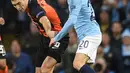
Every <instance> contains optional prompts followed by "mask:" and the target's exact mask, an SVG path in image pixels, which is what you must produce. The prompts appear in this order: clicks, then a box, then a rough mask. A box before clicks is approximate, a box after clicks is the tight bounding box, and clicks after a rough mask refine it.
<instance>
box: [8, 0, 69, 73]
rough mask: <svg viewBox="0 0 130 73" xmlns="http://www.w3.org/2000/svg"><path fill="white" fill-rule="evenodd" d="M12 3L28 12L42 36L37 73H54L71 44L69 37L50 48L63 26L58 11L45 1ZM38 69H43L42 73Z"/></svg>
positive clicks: (17, 0) (18, 0)
mask: <svg viewBox="0 0 130 73" xmlns="http://www.w3.org/2000/svg"><path fill="white" fill-rule="evenodd" d="M11 2H12V4H13V6H14V7H15V8H16V9H17V10H18V11H23V12H26V13H27V14H28V15H29V16H30V18H31V19H32V21H33V22H34V23H35V24H36V26H37V27H38V29H39V32H40V34H41V46H40V49H39V50H38V53H37V58H36V67H37V69H36V73H52V71H53V69H54V67H55V65H56V64H57V63H59V62H61V54H63V53H64V51H65V49H66V48H67V46H68V42H69V37H68V35H67V36H65V37H64V38H63V39H62V40H60V41H59V42H57V43H56V44H55V45H53V46H52V47H51V49H50V48H49V42H50V39H51V38H53V37H54V36H55V35H56V33H57V32H59V31H60V30H61V29H62V26H63V25H61V22H60V19H59V17H58V15H57V13H56V11H55V10H54V8H52V7H51V6H50V5H48V4H47V3H46V2H45V0H11ZM59 48H60V49H59ZM43 61H44V62H43ZM38 67H41V68H40V71H41V72H39V68H38Z"/></svg>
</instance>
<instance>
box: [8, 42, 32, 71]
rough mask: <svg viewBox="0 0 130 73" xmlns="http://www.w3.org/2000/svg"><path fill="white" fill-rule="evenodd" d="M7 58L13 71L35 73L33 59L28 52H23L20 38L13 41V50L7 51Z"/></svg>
mask: <svg viewBox="0 0 130 73" xmlns="http://www.w3.org/2000/svg"><path fill="white" fill-rule="evenodd" d="M6 59H7V65H8V66H9V68H10V69H12V73H34V66H33V64H32V61H31V59H30V57H29V56H28V55H27V54H25V53H22V52H21V45H20V43H19V41H18V40H13V41H12V43H11V52H10V53H7V55H6ZM11 66H12V67H11Z"/></svg>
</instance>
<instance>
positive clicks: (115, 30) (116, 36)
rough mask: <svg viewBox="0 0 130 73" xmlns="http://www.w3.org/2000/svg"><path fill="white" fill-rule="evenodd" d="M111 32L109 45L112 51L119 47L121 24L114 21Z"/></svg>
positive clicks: (120, 42)
mask: <svg viewBox="0 0 130 73" xmlns="http://www.w3.org/2000/svg"><path fill="white" fill-rule="evenodd" d="M111 30H112V34H111V41H110V46H111V48H112V49H111V50H112V51H114V50H115V51H118V50H119V48H121V44H122V41H121V32H122V25H121V23H119V22H114V23H113V24H112V27H111Z"/></svg>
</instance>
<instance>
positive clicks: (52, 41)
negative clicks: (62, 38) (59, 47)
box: [49, 38, 55, 46]
mask: <svg viewBox="0 0 130 73" xmlns="http://www.w3.org/2000/svg"><path fill="white" fill-rule="evenodd" d="M54 43H55V42H54V38H51V40H50V44H49V46H51V45H52V44H54Z"/></svg>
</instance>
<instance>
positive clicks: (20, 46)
mask: <svg viewBox="0 0 130 73" xmlns="http://www.w3.org/2000/svg"><path fill="white" fill-rule="evenodd" d="M46 1H47V2H48V3H49V4H50V5H52V6H53V7H54V8H55V10H56V11H57V13H58V15H59V17H60V19H61V23H62V24H64V23H65V22H66V20H67V19H68V14H69V11H68V8H67V2H66V0H46ZM91 3H92V5H93V7H94V10H95V13H96V20H97V21H98V23H99V25H100V28H101V31H102V33H103V36H102V43H101V45H100V46H99V48H98V51H97V59H96V62H95V64H94V65H92V67H93V68H94V69H95V71H96V73H130V0H91ZM0 16H2V17H4V19H5V22H6V23H5V25H4V26H2V32H3V42H4V45H5V49H6V51H7V56H6V57H7V64H8V67H9V69H10V71H12V72H13V73H19V72H20V73H34V69H35V65H34V63H35V54H36V51H37V49H38V48H39V43H40V36H39V33H38V30H37V27H36V26H35V25H34V24H33V23H32V22H31V20H30V19H29V17H28V16H27V14H26V13H23V12H18V11H16V9H14V8H13V6H12V4H11V2H10V0H0ZM69 36H70V43H69V45H68V48H67V50H66V51H65V53H64V55H63V57H62V58H63V59H62V63H60V64H57V67H56V69H55V73H78V72H77V71H76V70H75V69H74V68H73V66H72V63H73V58H74V55H75V51H76V49H77V44H78V40H77V37H76V33H75V31H74V30H73V29H72V30H71V31H70V32H69Z"/></svg>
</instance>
